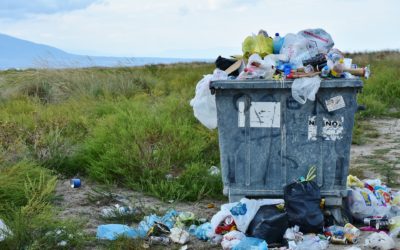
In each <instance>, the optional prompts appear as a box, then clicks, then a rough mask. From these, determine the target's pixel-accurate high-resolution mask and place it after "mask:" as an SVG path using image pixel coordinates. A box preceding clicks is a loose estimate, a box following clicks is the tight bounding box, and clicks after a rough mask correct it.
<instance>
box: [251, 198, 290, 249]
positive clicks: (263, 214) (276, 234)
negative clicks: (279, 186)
mask: <svg viewBox="0 0 400 250" xmlns="http://www.w3.org/2000/svg"><path fill="white" fill-rule="evenodd" d="M287 228H288V217H287V214H286V212H282V211H280V210H279V209H278V208H277V207H276V206H274V205H265V206H262V207H260V208H259V209H258V212H257V214H256V215H255V216H254V218H253V220H252V221H251V222H250V224H249V227H248V228H247V232H246V235H248V236H251V237H255V238H259V239H263V240H265V241H266V242H267V243H268V244H273V243H282V240H283V235H284V234H285V231H286V229H287Z"/></svg>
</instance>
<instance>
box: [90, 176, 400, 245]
mask: <svg viewBox="0 0 400 250" xmlns="http://www.w3.org/2000/svg"><path fill="white" fill-rule="evenodd" d="M314 178H315V169H314V168H311V169H310V171H309V173H308V175H307V177H305V178H304V177H300V178H299V179H298V180H297V181H296V182H293V183H291V184H288V185H286V186H285V187H284V198H283V199H247V198H242V199H241V200H240V201H239V202H233V203H227V204H223V205H222V206H221V208H220V211H219V212H217V213H216V214H214V215H213V216H212V218H211V219H210V220H208V219H207V218H198V217H197V216H196V215H195V214H194V213H193V212H178V211H176V210H174V209H171V210H169V211H167V212H166V213H165V214H164V215H163V216H157V215H155V214H151V215H148V216H145V217H144V218H143V220H142V221H141V222H140V223H139V224H138V225H137V226H136V227H131V226H128V225H122V224H106V225H100V226H99V227H98V228H97V238H98V239H103V240H115V239H117V238H118V237H121V236H124V237H128V238H140V239H145V244H146V245H147V246H148V247H150V246H152V245H162V246H165V247H168V248H172V247H173V244H179V245H182V247H181V249H188V244H189V243H190V242H191V241H192V242H193V239H194V238H197V239H198V240H201V241H206V242H208V243H209V244H211V245H214V246H218V245H219V246H221V248H222V249H225V250H227V249H234V250H242V249H243V250H244V249H260V250H266V249H281V250H283V249H291V250H320V249H327V248H328V246H329V245H330V244H339V245H349V247H351V246H353V247H352V248H349V249H352V250H357V249H360V248H359V246H361V247H362V249H381V250H389V249H395V247H398V246H396V245H395V244H396V243H395V240H394V239H395V238H396V237H400V191H394V190H392V189H390V188H389V187H387V186H385V185H384V184H383V183H382V182H381V181H380V180H364V181H361V180H359V179H358V178H357V177H354V176H351V175H350V176H348V196H347V198H346V202H347V205H348V206H347V207H348V208H349V213H350V214H351V218H349V220H350V221H352V223H346V224H345V225H337V224H335V223H328V222H327V220H326V214H325V213H324V210H325V207H324V199H323V198H321V195H320V191H319V187H318V185H317V184H316V183H315V182H314ZM115 210H116V211H120V210H121V207H118V206H117V207H116V208H115ZM132 211H134V209H132V208H130V210H129V211H125V210H124V211H123V212H124V213H127V214H128V215H129V214H132V213H131V212H132ZM101 215H102V216H112V214H111V213H110V211H108V210H107V211H102V212H101ZM355 225H357V227H356V226H355ZM362 231H367V232H369V234H370V235H368V236H367V237H366V238H365V239H364V242H360V235H361V232H362ZM397 242H398V241H397ZM356 246H357V247H356Z"/></svg>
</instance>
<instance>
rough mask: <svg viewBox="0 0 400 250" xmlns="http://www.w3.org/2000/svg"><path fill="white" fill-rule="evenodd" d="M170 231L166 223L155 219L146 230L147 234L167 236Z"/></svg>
mask: <svg viewBox="0 0 400 250" xmlns="http://www.w3.org/2000/svg"><path fill="white" fill-rule="evenodd" d="M170 233H171V231H170V229H169V228H168V227H167V226H166V225H164V224H162V223H161V222H157V221H156V222H154V224H153V226H151V227H150V229H149V231H147V236H167V235H169V234H170Z"/></svg>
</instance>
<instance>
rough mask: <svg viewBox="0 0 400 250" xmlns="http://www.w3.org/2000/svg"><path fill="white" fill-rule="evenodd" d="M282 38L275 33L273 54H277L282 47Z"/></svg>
mask: <svg viewBox="0 0 400 250" xmlns="http://www.w3.org/2000/svg"><path fill="white" fill-rule="evenodd" d="M283 40H284V39H283V38H282V37H280V36H279V33H275V37H274V54H279V51H281V48H282V45H283Z"/></svg>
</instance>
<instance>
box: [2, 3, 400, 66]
mask: <svg viewBox="0 0 400 250" xmlns="http://www.w3.org/2000/svg"><path fill="white" fill-rule="evenodd" d="M0 1H1V2H2V3H0V9H1V8H2V9H4V7H3V6H5V5H4V2H3V1H5V0H0ZM15 1H16V2H21V1H22V0H13V2H15ZM47 1H48V2H49V3H51V2H50V0H47ZM52 1H54V2H63V3H64V4H66V3H68V2H69V3H70V5H69V6H67V7H65V6H64V7H62V5H61V4H59V3H57V5H56V7H57V6H58V7H57V8H55V7H52V8H50V7H47V8H50V9H53V11H54V9H58V10H59V11H64V12H61V13H60V12H56V13H51V14H31V15H33V18H23V19H14V20H11V21H8V20H4V19H1V18H0V31H1V33H5V34H8V35H11V36H15V37H18V38H22V39H25V40H30V41H34V42H37V43H43V44H48V45H52V46H55V47H58V48H60V49H63V50H65V51H68V52H73V53H85V54H91V55H110V56H111V55H113V56H165V57H177V56H178V57H191V58H192V57H204V58H205V57H207V58H216V57H217V56H218V54H222V55H224V56H229V55H231V54H240V53H241V44H242V42H243V39H244V38H245V37H246V36H248V35H251V34H252V33H257V32H258V30H259V29H261V28H262V29H265V30H266V31H268V33H269V34H270V35H273V34H274V33H275V32H279V33H280V34H281V35H285V34H287V33H297V32H298V31H300V30H302V29H305V28H323V29H325V30H326V31H327V32H329V33H330V34H331V36H332V38H333V40H334V41H335V44H336V46H337V47H338V48H339V49H341V50H344V51H364V50H378V49H399V48H400V33H399V32H393V31H395V30H397V29H398V26H399V24H400V23H399V18H398V11H397V10H398V9H399V7H400V1H398V0H387V1H386V2H385V3H386V4H384V5H382V4H381V3H380V2H377V1H375V0H363V1H362V2H360V1H361V0H352V1H345V0H340V4H336V1H333V0H328V1H325V2H324V1H320V0H310V1H309V2H307V3H306V4H305V3H304V2H303V1H300V0H286V1H267V0H249V1H243V0H202V1H198V0H185V1H183V0H168V1H163V0H145V1H144V0H103V1H101V2H98V1H93V0H92V1H88V0H86V6H88V5H90V3H92V5H90V6H88V7H86V8H85V7H84V6H85V5H82V4H83V2H82V1H80V2H79V4H78V5H73V4H71V3H77V1H75V2H72V1H68V0H64V1H62V0H52ZM27 2H28V1H27ZM35 2H36V3H38V2H39V1H38V0H36V1H35ZM41 3H43V0H42V2H41ZM42 6H43V5H42ZM60 6H61V7H60ZM79 6H80V8H84V9H80V10H79V11H67V12H65V11H66V10H68V9H70V10H71V9H72V10H77V8H78V7H79ZM327 6H329V11H328V12H327ZM10 9H12V8H11V7H10ZM60 9H61V10H60ZM355 9H357V12H354V10H355ZM36 12H37V11H36ZM36 12H33V10H32V9H31V10H30V12H29V13H36ZM42 12H43V11H42ZM332 13H333V14H332ZM330 14H332V15H330ZM0 17H1V13H0ZM371 18H372V19H371Z"/></svg>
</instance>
